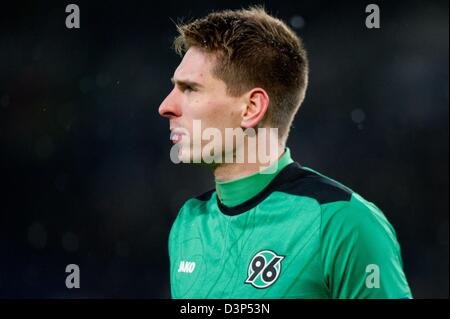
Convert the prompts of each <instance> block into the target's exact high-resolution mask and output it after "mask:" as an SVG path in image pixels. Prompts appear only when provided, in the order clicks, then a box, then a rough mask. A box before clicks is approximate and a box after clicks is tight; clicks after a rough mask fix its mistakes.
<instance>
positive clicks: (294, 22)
mask: <svg viewBox="0 0 450 319" xmlns="http://www.w3.org/2000/svg"><path fill="white" fill-rule="evenodd" d="M290 24H291V26H292V27H293V28H294V29H301V28H303V27H304V26H305V19H303V17H302V16H300V15H294V16H292V17H291V20H290Z"/></svg>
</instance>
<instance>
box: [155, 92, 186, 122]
mask: <svg viewBox="0 0 450 319" xmlns="http://www.w3.org/2000/svg"><path fill="white" fill-rule="evenodd" d="M158 112H159V115H161V116H162V117H165V118H168V119H172V118H174V117H179V116H181V108H180V104H179V101H178V99H177V97H176V92H175V88H174V89H173V90H172V92H170V93H169V95H168V96H167V97H166V98H165V99H164V101H162V103H161V105H160V106H159V109H158Z"/></svg>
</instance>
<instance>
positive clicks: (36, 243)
mask: <svg viewBox="0 0 450 319" xmlns="http://www.w3.org/2000/svg"><path fill="white" fill-rule="evenodd" d="M28 241H29V242H30V244H31V246H33V247H34V248H37V249H43V248H44V247H45V245H46V244H47V231H46V230H45V228H44V226H42V225H41V224H40V223H37V222H36V223H33V224H32V225H31V226H30V227H29V228H28Z"/></svg>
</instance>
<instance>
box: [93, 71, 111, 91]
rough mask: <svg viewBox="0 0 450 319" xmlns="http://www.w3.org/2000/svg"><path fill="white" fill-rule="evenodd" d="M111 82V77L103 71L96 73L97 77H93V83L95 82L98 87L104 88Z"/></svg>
mask: <svg viewBox="0 0 450 319" xmlns="http://www.w3.org/2000/svg"><path fill="white" fill-rule="evenodd" d="M110 82H111V79H110V78H109V76H108V75H107V74H104V73H99V74H98V75H97V78H96V79H95V83H96V84H97V86H98V87H100V88H104V87H105V86H107V85H108V84H109V83H110Z"/></svg>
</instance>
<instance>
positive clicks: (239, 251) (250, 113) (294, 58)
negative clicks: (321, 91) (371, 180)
mask: <svg viewBox="0 0 450 319" xmlns="http://www.w3.org/2000/svg"><path fill="white" fill-rule="evenodd" d="M178 31H179V33H180V34H179V36H178V37H177V38H176V40H175V49H176V50H177V52H179V53H180V54H183V53H184V57H183V60H182V62H181V63H180V65H179V66H178V68H177V69H176V71H175V73H174V75H173V78H172V82H173V83H174V88H173V90H172V91H171V92H170V94H169V95H168V96H167V97H166V99H165V100H164V101H163V102H162V103H161V105H160V107H159V113H160V114H161V115H162V116H163V117H165V118H168V119H169V122H170V131H171V139H172V141H173V142H174V143H175V146H176V147H174V148H173V150H175V151H174V153H176V155H177V159H175V158H174V157H173V156H172V159H173V160H174V161H177V160H178V161H182V162H194V163H195V162H197V163H203V164H204V165H207V166H208V167H210V168H211V169H212V171H213V173H214V177H215V184H216V187H215V189H213V190H211V191H209V192H207V193H205V194H203V195H201V196H199V197H197V198H193V199H190V200H188V201H187V202H186V203H185V204H184V206H183V207H182V208H181V210H180V212H179V214H178V216H177V218H176V220H175V222H174V225H173V227H172V230H171V232H170V238H169V255H170V263H171V266H170V276H171V291H172V297H173V298H411V292H410V289H409V287H408V283H407V281H406V278H405V275H404V273H403V269H402V260H401V255H400V247H399V244H398V242H397V239H396V235H395V232H394V229H393V228H392V226H391V225H390V224H389V222H388V221H387V220H386V218H385V216H384V215H383V213H382V212H381V211H380V210H379V209H378V208H377V207H376V206H375V205H374V204H372V203H370V202H368V201H366V200H364V199H363V198H362V197H361V196H359V195H358V194H356V193H354V192H353V191H352V190H350V189H348V188H347V187H345V186H343V185H341V184H339V183H337V182H335V181H333V180H331V179H329V178H327V177H325V176H323V175H321V174H319V173H317V172H315V171H314V170H312V169H309V168H306V167H302V166H300V165H299V164H298V163H296V162H294V161H293V159H292V158H291V156H290V152H289V149H288V148H286V140H287V137H288V134H289V128H290V126H291V123H292V121H293V118H294V115H295V114H296V112H297V110H298V108H299V106H300V105H301V103H302V102H303V99H304V97H305V91H306V87H307V83H308V60H307V55H306V51H305V49H304V47H303V44H302V41H301V39H299V38H298V37H297V36H296V34H295V33H294V32H293V31H292V30H291V29H289V28H288V27H287V26H286V25H285V24H284V23H283V22H282V21H280V20H278V19H276V18H274V17H272V16H270V15H268V14H267V13H266V12H265V11H264V10H263V9H261V8H250V9H248V10H238V11H222V12H216V13H211V14H209V15H208V16H206V17H205V18H202V19H198V20H195V21H193V22H190V23H188V24H185V25H181V26H179V27H178ZM212 128H214V131H210V132H209V133H207V134H203V133H205V131H206V130H208V129H212ZM229 129H233V130H234V132H236V131H239V129H240V130H242V132H243V134H242V135H241V138H240V139H239V138H237V137H236V136H234V137H236V143H234V139H232V146H231V147H230V145H229V144H230V140H229V139H227V134H228V133H229V132H227V130H229ZM268 129H275V134H274V133H273V131H268ZM195 131H200V133H201V134H200V137H199V134H197V137H195V135H196V133H195ZM208 137H209V138H208ZM212 137H214V138H212ZM207 142H208V143H207ZM205 149H207V151H205ZM262 149H263V150H265V151H264V152H261V150H262ZM267 149H269V155H268V156H259V155H261V153H264V154H265V155H267ZM256 154H258V156H255V155H256ZM171 155H174V154H171ZM227 159H228V160H227ZM242 159H244V160H242Z"/></svg>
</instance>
